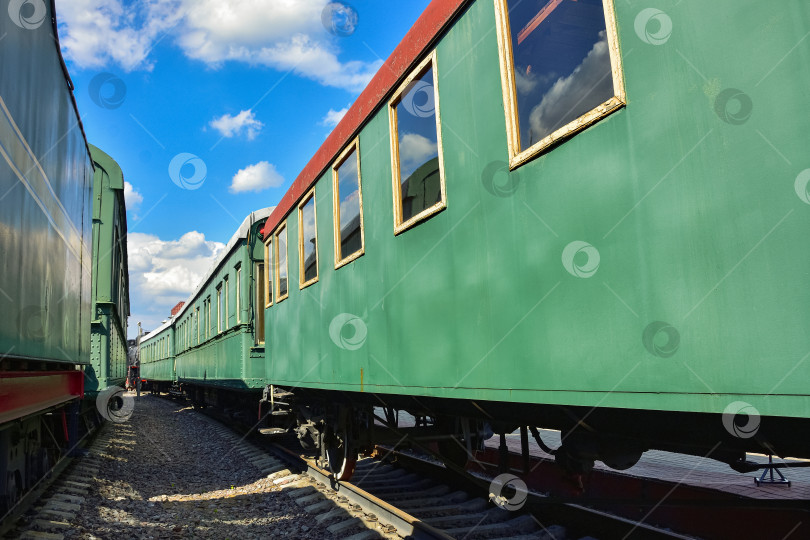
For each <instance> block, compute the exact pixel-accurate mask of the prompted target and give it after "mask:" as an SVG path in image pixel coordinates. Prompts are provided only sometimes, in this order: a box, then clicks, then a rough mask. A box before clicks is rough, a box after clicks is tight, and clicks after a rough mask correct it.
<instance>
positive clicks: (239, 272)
mask: <svg viewBox="0 0 810 540" xmlns="http://www.w3.org/2000/svg"><path fill="white" fill-rule="evenodd" d="M241 322H242V265H241V264H239V265H236V324H239V323H241Z"/></svg>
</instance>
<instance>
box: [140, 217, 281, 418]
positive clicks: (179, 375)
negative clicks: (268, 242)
mask: <svg viewBox="0 0 810 540" xmlns="http://www.w3.org/2000/svg"><path fill="white" fill-rule="evenodd" d="M271 210H272V209H270V208H265V209H262V210H257V211H255V212H253V213H251V214H250V215H249V216H248V217H246V218H245V220H244V221H243V222H242V224H241V225H240V227H239V229H238V230H237V231H236V233H235V234H234V235H233V237H232V238H231V239H230V241H229V242H228V243H227V245H226V246H225V249H224V250H223V252H222V254H221V255H220V256H219V257H218V259H217V260H216V261H215V262H214V264H213V266H212V268H211V269H210V270H209V272H208V273H207V274H206V276H205V277H204V278H203V280H202V282H201V284H200V286H199V287H198V288H197V290H196V291H195V292H194V293H193V294H192V295H191V297H190V298H189V299H188V300H187V301H186V302H185V303H184V305H183V307H182V308H181V309H180V311H179V312H178V313H177V314H176V315H174V316H173V317H172V319H171V320H170V321H168V322H167V323H166V324H164V325H163V326H162V327H161V328H159V329H157V330H155V331H154V332H152V333H150V334H149V336H147V337H146V338H145V339H144V340H142V342H141V351H142V356H141V358H142V360H141V372H142V375H143V376H144V378H146V379H147V380H149V381H150V383H151V384H152V385H154V384H156V383H157V385H158V388H159V389H161V388H162V387H164V386H166V384H165V383H166V382H170V381H175V380H176V381H177V382H179V383H180V384H181V385H182V387H183V389H184V390H185V392H186V393H187V394H188V395H189V396H191V398H192V400H193V401H194V402H195V404H197V405H200V406H204V405H207V404H220V402H221V401H222V397H221V396H222V395H223V391H225V390H238V391H244V392H247V393H248V394H250V395H252V398H246V399H254V398H255V397H256V396H255V394H256V393H261V391H262V389H263V388H264V387H265V386H266V385H267V384H268V381H267V379H266V377H265V362H264V342H263V339H262V337H263V336H264V328H263V324H264V298H265V292H264V289H262V288H261V285H262V284H263V283H264V278H263V276H264V251H263V243H262V239H261V237H260V235H259V231H260V230H261V229H262V227H263V226H264V222H265V220H266V219H267V216H269V215H270V211H271ZM257 299H258V300H257ZM257 328H258V329H259V332H258V334H257V333H256V332H255V329H257ZM257 335H258V339H257V338H256V336H257ZM161 342H163V343H164V345H156V343H161ZM167 347H168V348H167ZM150 348H152V349H154V350H156V351H157V353H156V354H157V356H150V354H152V353H151V352H150ZM170 366H171V369H170ZM170 375H171V377H170ZM251 391H252V393H251ZM253 403H255V399H254V401H253Z"/></svg>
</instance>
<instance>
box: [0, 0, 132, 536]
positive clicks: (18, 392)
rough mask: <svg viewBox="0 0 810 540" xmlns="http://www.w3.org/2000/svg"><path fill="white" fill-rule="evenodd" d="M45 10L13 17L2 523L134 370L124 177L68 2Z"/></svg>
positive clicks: (5, 132)
mask: <svg viewBox="0 0 810 540" xmlns="http://www.w3.org/2000/svg"><path fill="white" fill-rule="evenodd" d="M33 4H34V3H32V2H25V3H21V2H11V3H8V2H6V4H4V7H3V11H2V16H0V41H2V44H0V313H2V314H3V316H2V317H0V515H5V514H6V512H7V511H9V510H10V509H12V508H13V507H14V505H15V504H16V503H17V502H18V501H19V500H20V498H21V497H23V496H24V495H25V494H26V493H27V492H28V491H29V490H31V489H33V488H34V487H35V486H37V485H38V484H39V482H40V480H41V478H42V477H43V476H45V475H46V474H47V473H48V471H49V469H50V467H52V466H53V465H54V464H55V463H56V462H57V461H58V460H59V459H60V458H61V457H62V456H63V455H64V453H65V451H66V450H68V449H69V448H71V447H73V446H74V445H75V444H76V443H77V439H78V437H79V436H80V434H81V433H83V432H84V431H85V430H84V428H85V427H86V426H88V425H91V424H92V421H93V420H95V419H98V414H97V411H96V403H95V400H94V399H86V400H83V401H79V400H80V399H81V398H82V396H83V392H85V391H86V392H87V393H88V394H89V395H90V396H91V397H95V392H96V391H97V390H98V388H99V386H107V385H110V384H115V383H116V382H117V381H118V380H119V379H120V377H121V374H122V373H123V370H124V369H125V365H126V354H125V349H124V342H125V329H126V316H127V315H128V313H129V299H128V292H127V286H128V284H127V266H126V244H125V243H124V242H122V241H121V239H122V238H124V236H125V235H126V210H125V208H124V200H123V179H122V175H121V171H120V168H118V165H117V164H116V163H115V162H114V161H113V160H112V159H110V158H109V156H107V155H106V154H104V153H103V152H100V151H98V152H97V149H95V148H93V149H92V152H93V155H91V149H90V148H88V145H87V142H86V139H85V134H84V131H83V128H82V123H81V118H80V116H79V112H78V110H77V107H76V102H75V100H74V97H73V92H72V91H73V85H72V82H71V80H70V77H69V75H68V73H67V69H66V67H65V64H64V61H63V59H62V57H61V52H60V49H59V40H58V34H57V26H56V18H55V13H54V11H55V10H54V2H53V1H50V2H42V1H40V2H36V4H37V6H36V9H31V8H32V6H33ZM6 7H8V9H6ZM40 8H41V9H40ZM78 414H82V415H86V419H87V420H88V422H78V419H77V418H76V416H77V415H78ZM80 432H81V433H80ZM1 521H2V520H0V534H2V531H3V530H4V526H5V525H9V524H11V523H13V520H8V523H6V522H1Z"/></svg>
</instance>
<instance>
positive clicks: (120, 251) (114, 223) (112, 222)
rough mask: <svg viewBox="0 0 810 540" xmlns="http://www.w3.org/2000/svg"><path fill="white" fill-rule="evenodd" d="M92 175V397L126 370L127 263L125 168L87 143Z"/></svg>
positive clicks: (88, 381)
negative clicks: (93, 170) (92, 170)
mask: <svg viewBox="0 0 810 540" xmlns="http://www.w3.org/2000/svg"><path fill="white" fill-rule="evenodd" d="M90 152H91V155H92V158H93V165H94V167H95V173H94V175H93V285H92V291H93V294H92V301H93V303H92V305H93V312H92V313H93V320H92V321H91V326H90V340H91V341H90V365H89V366H87V367H86V368H85V371H84V372H85V392H86V393H88V394H89V395H90V396H91V397H93V396H95V395H96V392H98V391H99V390H103V389H104V388H107V387H108V386H120V385H121V384H122V383H123V382H124V379H125V378H126V371H127V320H128V317H129V268H128V266H127V242H126V237H127V211H126V204H125V202H124V174H123V172H122V171H121V167H120V166H119V165H118V163H116V161H115V160H114V159H112V158H111V157H110V156H109V155H107V154H106V153H104V152H102V151H101V150H99V149H98V148H96V147H95V146H93V145H90Z"/></svg>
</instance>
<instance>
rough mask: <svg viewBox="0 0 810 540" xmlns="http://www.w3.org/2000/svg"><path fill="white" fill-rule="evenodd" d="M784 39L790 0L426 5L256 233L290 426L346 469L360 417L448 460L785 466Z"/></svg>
mask: <svg viewBox="0 0 810 540" xmlns="http://www.w3.org/2000/svg"><path fill="white" fill-rule="evenodd" d="M765 22H767V24H765ZM808 31H810V6H808V5H807V4H806V3H805V2H802V1H800V0H791V1H785V2H780V3H778V5H776V4H767V3H762V2H755V1H748V0H746V1H739V0H723V1H716V2H710V3H694V2H681V3H678V4H675V5H672V6H670V7H668V8H666V12H664V11H662V10H659V9H654V8H649V7H648V6H646V5H642V4H639V3H638V2H614V1H611V0H604V1H601V0H579V1H576V2H573V1H569V0H551V1H545V0H544V1H541V2H522V3H519V2H516V1H513V0H476V1H464V0H453V1H442V0H435V1H434V2H432V3H431V4H430V6H429V7H428V9H427V10H426V12H425V14H424V15H423V16H422V17H421V18H420V20H419V21H418V22H417V23H416V25H415V26H414V28H413V29H412V30H411V32H409V34H408V35H407V36H406V38H405V39H404V41H403V42H402V44H400V46H399V47H398V48H397V49H396V51H395V52H394V53H393V54H392V56H391V57H390V58H389V59H388V61H387V62H386V65H385V66H384V67H382V68H381V69H380V71H379V72H378V73H377V75H376V76H375V78H374V79H373V80H372V82H371V83H370V85H369V87H368V88H367V89H366V90H365V91H364V92H363V93H362V94H361V96H360V97H359V98H358V100H357V102H356V103H355V104H354V105H353V106H352V107H351V109H350V110H349V112H348V113H347V115H346V116H345V117H344V118H343V120H342V121H341V123H340V124H338V126H337V127H336V128H335V130H334V131H333V132H332V134H331V135H330V136H329V138H328V139H327V141H326V142H325V143H324V145H323V146H322V147H321V148H320V149H319V150H318V152H317V153H316V154H315V156H314V157H313V159H312V160H311V161H310V163H309V164H308V165H307V167H306V168H305V169H304V170H303V171H302V173H301V174H300V175H299V177H298V179H297V180H296V181H295V183H294V184H293V186H292V188H291V189H290V191H289V192H288V193H287V194H286V195H285V196H284V198H283V199H282V201H281V203H280V204H279V206H278V207H277V209H276V210H275V212H274V213H273V214H272V215H271V216H270V218H269V219H268V221H267V225H266V227H265V230H264V233H265V239H266V257H267V259H268V263H269V264H268V267H272V268H273V269H274V271H273V272H272V273H271V275H269V276H268V277H269V279H268V281H267V283H266V286H267V288H268V290H270V291H271V296H270V298H269V299H268V306H267V309H266V312H265V320H266V325H265V342H266V349H265V352H266V362H267V368H266V369H267V378H268V379H269V381H271V383H272V384H273V386H274V387H281V388H283V389H287V390H292V391H293V393H294V394H295V395H296V396H298V397H297V399H299V400H300V403H301V404H303V405H305V406H306V407H309V408H310V410H311V411H312V412H311V414H309V415H306V414H305V415H304V416H303V417H299V424H300V425H299V433H300V434H302V436H303V435H305V434H307V433H309V434H313V435H317V434H319V433H320V434H324V433H325V434H326V435H327V437H326V439H325V441H326V444H327V445H330V446H332V447H333V448H337V447H341V448H343V449H344V450H345V449H348V451H344V454H346V455H344V458H345V459H344V461H343V464H344V465H350V463H349V462H350V461H351V455H350V454H352V451H353V450H354V449H356V448H360V447H363V446H364V445H367V444H368V443H369V441H371V440H376V439H374V437H376V435H375V433H376V432H377V431H379V428H378V427H375V426H373V425H372V424H373V423H371V422H370V421H369V418H371V415H372V409H371V407H372V405H375V406H376V405H383V404H384V405H385V406H386V407H390V408H391V410H393V409H406V410H409V411H411V412H413V413H414V414H415V415H417V416H426V417H429V418H430V419H431V420H432V421H433V422H434V425H433V426H432V428H433V433H434V434H437V433H438V432H440V433H439V435H441V434H444V435H446V434H452V435H454V436H455V437H457V438H458V439H460V440H461V442H462V443H463V444H465V445H466V446H467V447H468V448H470V445H474V444H477V443H480V439H481V438H482V437H483V436H484V434H485V432H486V431H487V430H488V428H492V429H493V430H494V431H495V432H508V431H511V430H513V429H515V428H517V427H519V426H527V425H530V426H543V427H549V428H557V429H561V430H563V431H564V440H565V443H564V445H563V448H561V449H560V451H558V453H557V457H558V460H559V461H561V463H563V464H564V465H566V466H567V467H569V468H570V469H572V470H582V468H587V467H588V466H589V464H590V465H592V463H593V460H594V459H601V460H602V461H604V462H606V463H608V464H610V465H612V466H615V467H617V468H624V467H627V466H629V465H632V464H633V463H634V462H635V460H637V459H638V456H639V455H640V454H641V452H643V451H644V450H646V449H648V448H664V449H671V450H676V451H682V452H689V453H695V454H699V455H706V454H711V456H712V457H715V458H717V459H722V460H724V461H727V462H728V463H730V464H732V465H733V466H735V467H738V468H744V467H745V466H746V464H745V463H744V459H745V454H744V452H745V451H760V452H766V453H774V454H778V455H794V456H804V457H808V456H810V430H808V429H807V428H808V418H810V388H809V387H808V384H807V381H808V380H810V362H808V361H806V360H807V358H808V352H807V351H809V350H810V334H809V333H808V332H807V324H808V321H810V307H808V306H810V287H808V277H807V267H808V265H809V264H810V261H809V260H808V256H807V255H806V254H805V250H803V249H802V248H801V246H803V245H804V242H805V237H806V231H807V230H808V227H809V226H810V208H808V204H810V196H808V190H807V184H808V182H809V181H810V169H808V167H810V161H808V159H807V145H808V142H810V127H809V124H808V122H807V120H806V118H805V116H806V115H804V114H803V113H801V111H806V110H807V108H808V106H809V105H810V97H809V96H808V94H807V92H806V90H805V89H806V88H807V87H808V85H809V84H810V71H808V69H807V66H808V65H810V41H807V40H804V37H806V34H807V32H808ZM389 141H390V142H389ZM273 389H274V390H276V391H278V390H277V389H275V388H273ZM315 418H320V419H321V420H315ZM392 418H393V416H388V417H387V418H386V419H381V420H387V421H386V422H385V423H388V424H390V423H391V419H392ZM487 424H488V426H487ZM470 426H472V427H470ZM437 436H438V435H437ZM316 440H317V436H316ZM330 441H331V442H330ZM451 446H452V445H451ZM448 451H450V450H448Z"/></svg>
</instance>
